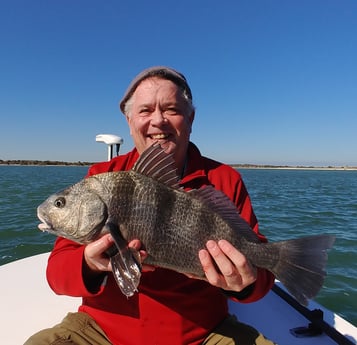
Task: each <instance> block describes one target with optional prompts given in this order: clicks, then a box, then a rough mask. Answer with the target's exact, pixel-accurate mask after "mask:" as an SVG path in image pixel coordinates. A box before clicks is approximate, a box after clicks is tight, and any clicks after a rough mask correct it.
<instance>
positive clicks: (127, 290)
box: [106, 223, 141, 297]
mask: <svg viewBox="0 0 357 345" xmlns="http://www.w3.org/2000/svg"><path fill="white" fill-rule="evenodd" d="M106 227H108V229H109V231H110V234H111V235H112V237H113V239H114V243H115V247H116V249H117V250H118V251H117V252H116V251H111V253H112V255H111V256H110V263H111V265H112V271H113V275H114V278H115V281H116V282H117V284H118V286H119V288H120V290H121V292H122V293H123V294H124V295H125V296H127V297H130V296H133V295H134V293H135V292H137V291H138V289H137V287H138V285H139V283H140V277H141V264H140V254H139V252H138V251H137V250H135V249H133V248H129V247H128V245H127V241H126V240H125V239H124V238H123V237H122V235H121V233H120V230H119V228H118V226H117V225H115V224H113V223H107V224H106Z"/></svg>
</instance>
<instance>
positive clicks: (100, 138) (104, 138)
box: [95, 134, 124, 161]
mask: <svg viewBox="0 0 357 345" xmlns="http://www.w3.org/2000/svg"><path fill="white" fill-rule="evenodd" d="M95 141H97V142H100V143H104V144H107V145H108V161H110V160H111V159H112V158H113V151H114V150H113V149H114V145H115V147H116V155H117V156H118V155H119V149H120V145H121V144H122V143H123V142H124V140H123V139H122V138H121V137H118V136H117V135H114V134H98V135H96V137H95Z"/></svg>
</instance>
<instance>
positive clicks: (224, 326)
mask: <svg viewBox="0 0 357 345" xmlns="http://www.w3.org/2000/svg"><path fill="white" fill-rule="evenodd" d="M63 344H67V345H113V344H112V343H111V342H110V341H109V339H108V338H107V336H106V335H105V333H104V332H103V331H102V329H101V328H100V327H99V326H98V325H97V324H96V322H95V321H94V320H93V319H92V318H91V317H90V316H89V315H87V314H85V313H81V312H79V313H69V314H68V315H67V316H66V317H65V318H64V319H63V321H62V322H61V323H60V324H58V325H56V326H54V327H53V328H48V329H44V330H42V331H40V332H38V333H36V334H34V335H33V336H32V337H31V338H29V339H28V340H27V341H26V342H25V344H24V345H63ZM202 345H274V343H273V342H271V341H270V340H267V339H266V338H265V337H264V336H263V335H262V334H260V333H259V332H258V331H257V330H255V329H254V328H253V327H250V326H248V325H245V324H243V323H240V322H238V321H237V319H236V318H235V316H230V317H228V318H227V319H225V320H224V321H223V322H222V323H221V324H220V325H219V326H218V327H216V329H214V331H213V332H212V333H211V334H210V335H209V336H208V337H207V338H206V340H205V341H204V342H203V343H202Z"/></svg>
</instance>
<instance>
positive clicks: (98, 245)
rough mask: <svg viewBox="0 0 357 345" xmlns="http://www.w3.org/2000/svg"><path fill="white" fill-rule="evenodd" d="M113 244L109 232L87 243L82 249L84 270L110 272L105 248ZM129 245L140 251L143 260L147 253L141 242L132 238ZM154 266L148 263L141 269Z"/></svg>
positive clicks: (90, 272)
mask: <svg viewBox="0 0 357 345" xmlns="http://www.w3.org/2000/svg"><path fill="white" fill-rule="evenodd" d="M113 244H114V240H113V238H112V236H111V235H110V234H106V235H104V236H102V237H101V238H99V239H98V240H96V241H94V242H92V243H89V244H87V245H86V247H85V249H84V261H85V264H86V266H87V267H86V268H87V269H86V270H85V272H86V273H87V274H90V275H94V276H95V275H96V274H100V273H103V272H110V271H111V270H112V266H111V264H110V258H109V256H108V255H107V254H106V252H105V251H106V250H107V249H109V248H110V247H111V246H112V245H113ZM128 246H129V247H131V248H134V249H136V250H137V251H139V253H140V258H141V262H143V261H144V260H145V259H146V257H147V253H146V251H145V250H142V249H141V247H142V245H141V242H140V241H139V240H132V241H130V243H129V244H128ZM152 270H154V267H152V266H149V265H144V266H143V271H152Z"/></svg>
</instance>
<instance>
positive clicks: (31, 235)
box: [0, 166, 357, 325]
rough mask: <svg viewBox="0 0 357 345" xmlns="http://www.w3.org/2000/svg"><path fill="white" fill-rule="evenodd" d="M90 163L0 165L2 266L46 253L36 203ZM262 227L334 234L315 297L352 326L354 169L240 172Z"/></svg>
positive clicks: (355, 303)
mask: <svg viewBox="0 0 357 345" xmlns="http://www.w3.org/2000/svg"><path fill="white" fill-rule="evenodd" d="M86 172H87V167H77V166H66V167H65V166H0V265H3V264H6V263H8V262H11V261H14V260H17V259H20V258H24V257H27V256H31V255H34V254H38V253H43V252H46V251H49V250H51V248H52V245H53V242H54V239H55V238H54V236H53V235H50V234H46V233H42V232H40V231H39V230H38V229H37V225H38V223H39V221H38V219H37V216H36V208H37V206H38V205H39V204H40V203H41V202H42V201H43V200H44V199H46V198H47V196H49V195H50V194H52V193H54V192H56V191H58V190H60V189H62V188H64V187H66V186H68V185H70V184H72V183H74V182H77V181H79V180H80V179H81V178H83V176H84V175H85V174H86ZM240 172H241V174H242V175H243V178H244V181H245V184H246V186H247V189H248V191H249V194H250V196H251V199H252V203H253V207H254V210H255V213H256V215H257V217H258V220H259V223H260V230H261V232H262V233H264V234H265V235H266V236H267V237H268V239H269V240H270V241H279V240H284V239H289V238H294V237H301V236H306V235H312V234H321V233H329V234H334V235H336V238H337V239H336V242H335V245H334V247H333V248H332V249H331V250H330V251H329V260H328V266H327V277H326V280H325V283H324V286H323V288H322V290H321V291H320V293H319V294H318V296H317V297H316V300H317V302H319V303H320V304H322V305H324V306H325V307H327V308H329V309H331V310H333V311H335V312H337V313H338V314H339V315H341V316H342V317H344V318H346V319H347V320H349V321H350V322H351V323H353V324H354V325H357V279H356V277H357V171H332V170H328V171H325V170H280V169H279V170H278V169H241V170H240Z"/></svg>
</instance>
